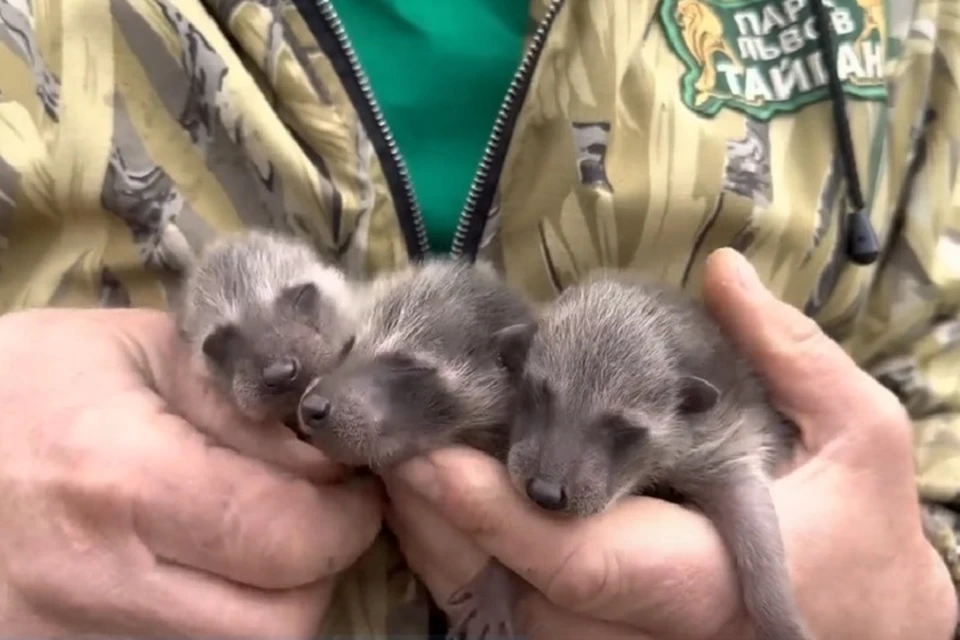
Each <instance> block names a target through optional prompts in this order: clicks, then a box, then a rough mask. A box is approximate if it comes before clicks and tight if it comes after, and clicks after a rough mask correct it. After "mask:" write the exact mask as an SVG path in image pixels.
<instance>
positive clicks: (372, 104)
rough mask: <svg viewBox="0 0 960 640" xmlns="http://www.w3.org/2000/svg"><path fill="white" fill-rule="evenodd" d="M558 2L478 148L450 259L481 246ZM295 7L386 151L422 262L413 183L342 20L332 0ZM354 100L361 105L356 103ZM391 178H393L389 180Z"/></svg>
mask: <svg viewBox="0 0 960 640" xmlns="http://www.w3.org/2000/svg"><path fill="white" fill-rule="evenodd" d="M563 3H564V0H551V2H550V5H549V7H548V8H547V11H546V13H545V14H544V17H543V19H542V20H541V21H540V24H539V25H537V29H536V31H535V32H534V34H533V37H532V39H531V42H530V46H529V47H527V50H526V51H525V52H524V54H523V58H522V59H521V61H520V66H519V68H518V69H517V71H516V73H514V75H513V78H512V79H511V81H510V86H509V87H508V88H507V95H506V97H505V98H504V101H503V103H502V104H501V105H500V110H499V111H498V113H497V117H496V119H495V120H494V125H493V131H492V132H491V134H490V137H489V138H488V140H487V144H486V146H485V148H484V150H483V155H482V156H481V159H480V163H479V165H478V169H477V173H476V175H475V176H474V178H473V182H472V183H471V184H470V190H469V191H468V192H467V200H466V203H465V204H464V207H463V209H462V210H461V212H460V217H459V219H458V222H457V229H456V232H455V233H454V238H453V244H452V248H451V254H452V255H453V256H454V257H463V256H468V257H469V258H470V259H471V260H472V259H474V258H475V257H476V253H477V252H478V250H479V248H480V242H481V240H482V237H483V228H484V224H485V223H486V221H487V217H488V213H489V211H490V206H491V204H492V201H493V196H494V192H495V190H496V184H497V181H498V179H499V177H500V171H501V170H502V169H503V160H504V157H505V156H506V142H507V141H508V140H509V137H510V134H511V133H512V131H513V126H514V124H515V123H516V118H517V112H518V110H519V109H518V106H519V105H521V104H522V103H523V99H524V98H525V97H526V94H527V89H528V88H529V85H530V77H531V76H532V75H533V70H534V69H535V68H536V62H537V60H538V59H539V57H540V52H541V51H542V50H543V45H544V42H545V41H546V38H547V33H548V32H549V31H550V27H551V26H552V25H553V21H554V19H555V18H556V16H557V13H559V11H560V8H561V7H562V6H563ZM296 5H297V7H298V9H300V14H301V15H302V16H303V17H304V19H305V21H306V22H307V25H308V26H309V27H310V28H311V31H313V35H314V37H315V38H316V39H317V42H318V43H319V44H320V46H321V48H325V51H324V53H326V54H327V55H328V56H329V57H330V60H331V62H332V63H333V66H334V68H335V69H336V70H337V72H338V74H339V75H340V76H341V80H342V81H345V86H346V89H347V92H348V93H350V89H351V88H354V89H355V90H356V92H357V93H359V96H357V97H359V98H361V99H362V100H359V101H358V100H356V99H354V102H355V105H354V106H355V108H356V109H357V110H358V113H359V115H360V118H361V120H362V121H363V124H364V126H366V127H367V135H368V136H370V139H371V142H373V144H374V148H376V149H378V150H383V151H385V152H386V157H383V156H380V158H379V159H380V163H381V165H382V166H383V168H384V173H386V174H388V175H387V183H388V185H390V187H391V192H392V195H393V198H394V204H395V206H396V209H397V218H398V221H399V223H400V228H401V230H402V231H403V234H404V239H405V240H406V244H407V253H408V254H409V256H410V259H411V260H414V261H416V260H421V259H423V258H424V257H425V256H426V255H427V254H428V253H430V242H429V240H428V238H427V233H426V229H425V228H424V225H423V214H422V212H421V210H420V205H419V203H418V202H417V198H416V194H415V193H414V191H413V184H412V182H411V181H410V173H409V171H408V169H407V166H406V163H405V162H404V160H403V156H402V155H401V154H400V149H399V147H397V143H396V139H395V138H394V137H393V134H392V133H391V132H390V128H389V126H388V125H387V122H386V119H385V118H384V117H383V112H382V111H381V110H380V107H379V105H378V104H377V101H376V98H375V97H374V95H373V91H372V90H371V89H370V82H369V80H368V78H367V76H366V74H365V73H364V71H363V68H362V67H361V66H360V60H359V59H358V58H357V55H356V52H355V51H354V49H353V46H352V45H351V44H350V40H349V38H348V37H347V34H346V29H345V28H344V26H343V22H342V21H341V20H340V17H339V16H338V15H337V12H336V10H335V9H334V7H333V2H332V0H296ZM313 10H316V11H317V12H319V17H320V18H321V22H322V24H317V21H316V20H311V16H312V14H313ZM320 27H326V29H323V30H324V31H329V34H330V35H332V36H333V37H334V39H335V40H336V43H337V45H338V46H339V51H331V50H329V49H328V48H326V45H327V44H328V39H327V38H324V37H323V34H321V33H318V31H319V30H321V29H320ZM338 54H339V55H338ZM344 61H345V62H346V63H347V65H348V67H349V69H344V68H343V65H342V64H338V63H342V62H344ZM345 72H346V73H345ZM350 80H353V81H355V86H354V87H351V86H347V85H348V82H347V81H350ZM351 98H354V96H351ZM357 102H360V103H361V104H356V103H357ZM371 124H372V125H373V127H372V128H373V129H374V130H373V131H371V130H370V129H371V127H370V125H371ZM391 177H393V178H394V179H393V180H391Z"/></svg>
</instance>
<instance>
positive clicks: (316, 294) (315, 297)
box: [280, 282, 323, 317]
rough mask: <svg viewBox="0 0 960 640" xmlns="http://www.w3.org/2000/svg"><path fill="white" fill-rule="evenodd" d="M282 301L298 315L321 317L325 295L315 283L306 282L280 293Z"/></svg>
mask: <svg viewBox="0 0 960 640" xmlns="http://www.w3.org/2000/svg"><path fill="white" fill-rule="evenodd" d="M280 299H281V300H283V301H284V303H286V304H288V305H290V306H291V307H292V308H293V309H294V310H295V311H296V312H297V313H302V314H304V315H306V316H309V317H316V316H318V315H320V310H321V304H322V302H323V294H321V293H320V288H319V287H317V285H316V284H314V283H313V282H304V283H303V284H297V285H293V286H290V287H287V288H286V289H284V290H283V291H281V292H280Z"/></svg>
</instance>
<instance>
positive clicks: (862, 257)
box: [810, 0, 883, 265]
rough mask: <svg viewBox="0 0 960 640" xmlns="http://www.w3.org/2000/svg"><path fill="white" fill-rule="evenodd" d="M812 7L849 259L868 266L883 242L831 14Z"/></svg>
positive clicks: (818, 1)
mask: <svg viewBox="0 0 960 640" xmlns="http://www.w3.org/2000/svg"><path fill="white" fill-rule="evenodd" d="M810 7H811V9H812V11H813V19H814V21H815V23H816V26H817V32H818V35H819V39H820V50H821V52H822V53H823V66H824V67H826V70H827V79H828V86H829V88H830V98H831V108H832V111H833V114H832V116H833V131H834V134H835V136H836V138H837V152H838V153H839V154H840V164H841V166H842V167H843V173H844V177H845V178H846V183H847V204H848V206H850V207H851V210H850V211H848V213H847V214H846V215H847V219H846V222H847V224H846V251H847V256H849V258H850V260H852V261H853V262H855V263H856V264H859V265H869V264H872V263H873V262H875V261H876V259H877V256H879V255H880V242H879V240H878V239H877V232H876V231H874V229H873V225H871V224H870V217H869V216H868V215H867V211H866V206H865V205H864V202H863V193H862V191H861V189H860V176H859V174H858V173H857V158H856V156H855V155H854V153H853V140H852V138H851V135H850V121H849V120H848V119H847V99H846V96H845V95H844V93H843V85H842V84H841V83H840V77H839V76H838V75H837V55H836V49H835V46H834V42H833V35H832V33H831V30H830V15H829V14H828V13H827V10H826V9H825V8H824V6H823V0H810ZM881 46H883V43H881ZM841 228H842V227H841Z"/></svg>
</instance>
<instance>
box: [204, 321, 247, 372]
mask: <svg viewBox="0 0 960 640" xmlns="http://www.w3.org/2000/svg"><path fill="white" fill-rule="evenodd" d="M239 341H240V332H239V331H238V330H237V327H236V326H235V325H232V324H222V325H220V326H218V327H217V328H215V329H214V330H213V331H211V332H210V333H209V334H208V335H207V337H206V338H204V339H203V344H202V345H201V347H200V348H201V350H202V351H203V355H205V356H207V357H208V358H210V360H212V361H213V362H215V363H217V364H218V365H221V366H222V365H224V364H225V363H226V362H227V361H228V360H229V359H230V354H231V353H233V352H234V351H235V350H236V348H237V344H238V343H239Z"/></svg>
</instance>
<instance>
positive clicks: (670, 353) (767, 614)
mask: <svg viewBox="0 0 960 640" xmlns="http://www.w3.org/2000/svg"><path fill="white" fill-rule="evenodd" d="M500 344H501V347H500V348H501V351H502V360H503V361H504V362H506V363H509V364H510V366H511V367H512V368H513V369H514V370H515V371H516V372H517V374H518V378H519V381H518V385H519V395H518V400H517V405H516V406H517V410H516V412H515V413H514V414H513V415H512V417H513V421H512V428H511V445H510V449H509V453H508V456H507V469H508V472H509V474H510V476H511V479H512V480H513V482H514V484H515V485H516V487H517V488H518V490H519V491H520V492H521V493H522V494H524V495H526V496H528V497H529V499H530V500H531V501H532V502H534V503H536V504H537V505H539V506H540V507H541V508H543V509H545V510H547V511H550V512H553V513H557V514H567V515H570V516H575V517H587V516H590V515H593V514H596V513H599V512H601V511H604V510H605V509H607V508H608V507H610V506H611V505H612V504H613V503H615V502H616V501H617V500H618V499H619V498H621V497H623V496H625V495H628V494H636V493H654V494H663V493H666V494H668V495H669V494H673V495H679V496H682V498H683V499H684V500H686V501H687V502H689V503H690V504H692V505H693V506H695V507H696V508H698V509H699V510H700V511H701V512H702V513H704V515H706V516H707V517H708V518H710V520H711V521H712V522H713V524H714V526H715V527H716V529H717V531H718V532H719V533H720V536H721V538H722V539H723V541H724V543H725V545H726V546H727V548H728V549H729V551H730V552H731V555H732V557H733V559H734V563H735V566H736V569H737V572H738V575H739V579H740V583H741V589H742V593H743V597H744V601H745V603H746V606H747V609H748V612H749V614H750V615H751V616H752V618H753V621H754V625H755V628H756V630H757V636H756V637H757V640H809V638H810V635H809V632H808V631H807V628H806V625H805V623H804V622H803V620H802V618H801V615H800V612H799V609H798V607H797V604H796V601H795V598H794V594H793V590H792V587H791V584H790V581H789V576H788V574H787V569H786V566H785V557H784V548H783V542H782V537H781V533H780V527H779V523H778V520H777V515H776V511H775V509H774V505H773V499H772V497H771V494H770V488H769V485H770V483H771V480H772V474H773V472H774V470H775V468H776V466H777V464H778V463H779V462H781V461H783V460H784V459H786V458H787V457H789V456H790V455H791V454H792V451H793V448H794V445H795V444H796V442H797V440H798V437H799V433H798V431H797V429H796V427H795V425H793V424H792V423H790V422H789V421H787V420H786V419H784V418H783V417H782V416H781V415H780V414H779V413H778V412H777V411H776V410H775V409H774V408H773V407H772V406H771V404H770V403H769V402H768V400H767V396H766V394H765V391H764V389H763V387H762V386H761V384H760V382H759V380H758V378H757V377H756V376H755V375H754V373H753V372H752V370H751V368H750V367H749V366H748V364H747V363H746V362H745V360H744V359H743V358H742V357H741V356H740V355H739V354H738V353H737V351H736V350H735V349H734V347H733V346H732V345H731V343H730V342H729V341H728V340H727V339H726V338H725V337H724V336H723V334H722V333H721V332H720V329H719V327H718V326H717V325H716V324H715V323H714V321H713V320H712V319H711V318H710V316H709V315H708V314H707V312H706V311H705V310H704V309H703V308H702V306H701V305H700V304H699V303H697V302H695V301H693V300H692V299H690V298H687V297H685V296H682V295H680V294H679V293H673V292H670V291H667V290H664V289H662V288H659V287H655V286H651V285H648V284H644V283H642V282H639V281H637V280H634V279H632V278H630V277H629V276H627V275H625V274H614V273H610V272H605V273H601V274H597V275H594V276H593V277H591V278H588V279H587V281H585V282H584V283H583V284H581V285H579V286H575V287H572V288H569V289H567V290H566V291H564V292H563V293H562V294H561V295H560V296H559V297H558V298H557V299H556V301H555V302H554V304H553V305H552V306H551V308H550V309H549V310H548V311H547V312H546V313H545V314H544V315H543V317H542V318H541V319H540V321H539V322H535V323H529V324H525V325H523V324H518V325H516V326H514V327H512V328H510V329H507V330H504V331H503V332H502V333H501V342H500ZM501 579H503V578H502V577H501Z"/></svg>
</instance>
